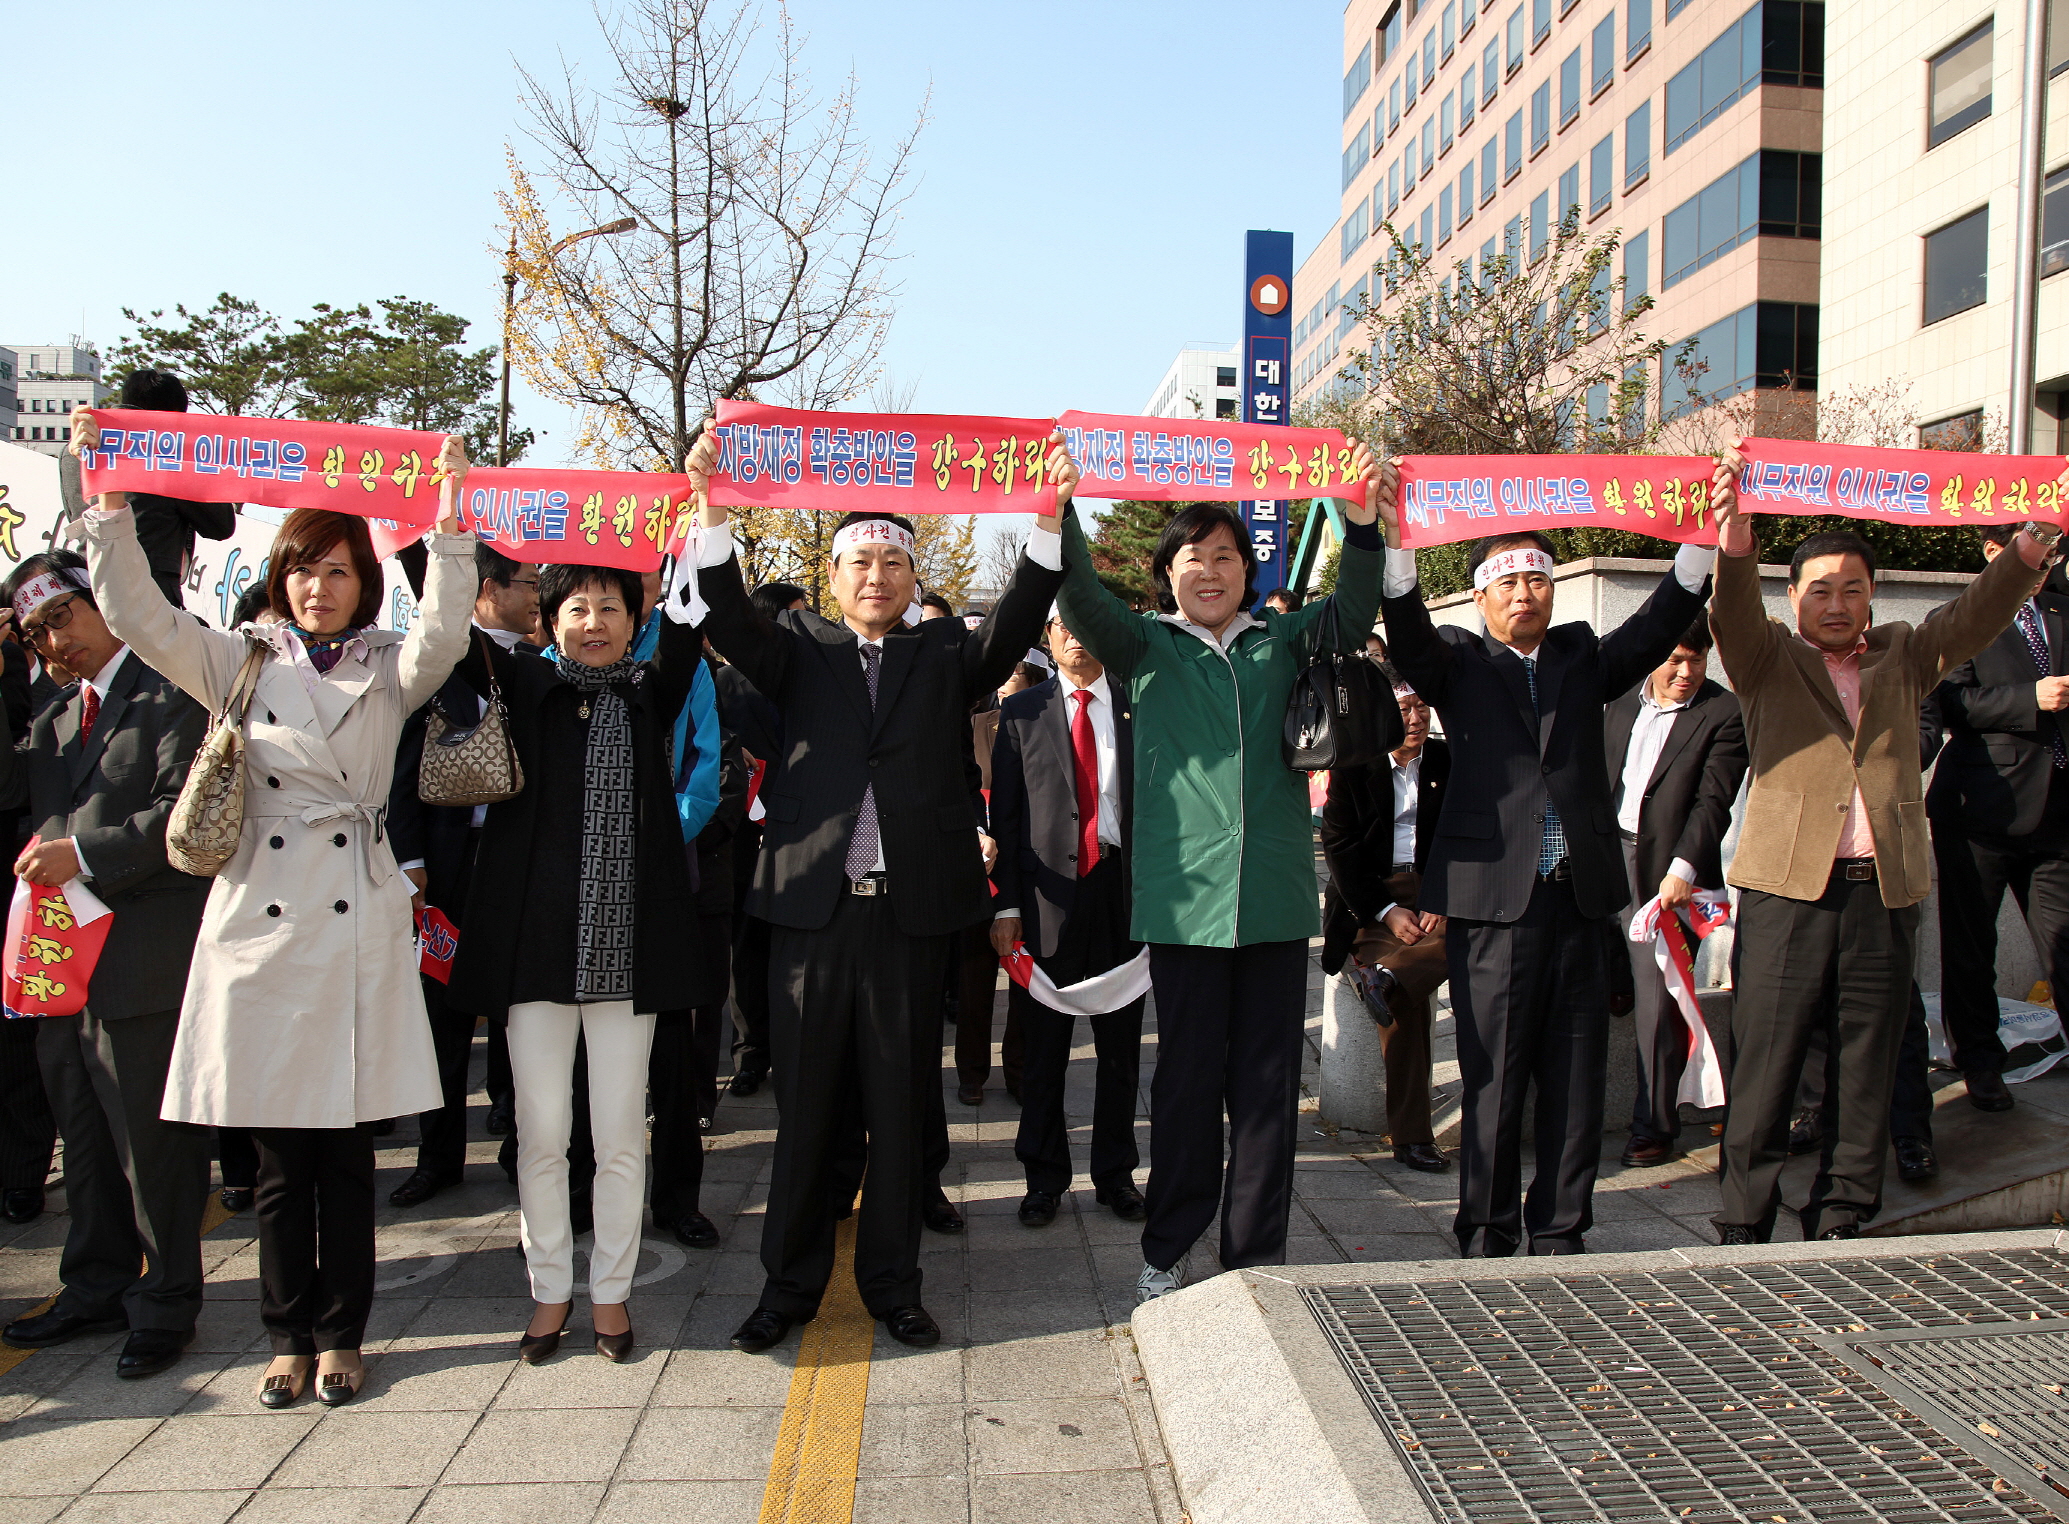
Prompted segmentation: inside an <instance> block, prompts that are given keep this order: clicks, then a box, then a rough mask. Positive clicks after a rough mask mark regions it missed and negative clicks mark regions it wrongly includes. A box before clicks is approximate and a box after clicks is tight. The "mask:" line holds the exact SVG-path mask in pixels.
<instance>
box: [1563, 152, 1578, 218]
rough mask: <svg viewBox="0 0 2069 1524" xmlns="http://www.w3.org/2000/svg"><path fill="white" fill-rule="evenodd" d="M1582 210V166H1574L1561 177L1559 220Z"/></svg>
mask: <svg viewBox="0 0 2069 1524" xmlns="http://www.w3.org/2000/svg"><path fill="white" fill-rule="evenodd" d="M1579 210H1580V166H1579V165H1578V164H1576V165H1574V166H1573V167H1572V168H1571V169H1568V170H1567V171H1566V172H1565V173H1564V174H1562V175H1561V176H1559V220H1560V221H1561V222H1564V221H1565V220H1566V219H1567V217H1568V216H1570V215H1571V214H1573V213H1575V212H1578V211H1579Z"/></svg>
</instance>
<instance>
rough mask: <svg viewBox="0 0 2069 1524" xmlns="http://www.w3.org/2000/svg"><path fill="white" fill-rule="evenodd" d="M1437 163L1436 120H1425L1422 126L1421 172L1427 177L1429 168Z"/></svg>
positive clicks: (1432, 118)
mask: <svg viewBox="0 0 2069 1524" xmlns="http://www.w3.org/2000/svg"><path fill="white" fill-rule="evenodd" d="M1436 162H1437V119H1436V118H1435V117H1429V118H1427V119H1426V120H1425V121H1424V122H1423V124H1422V172H1423V174H1424V175H1425V176H1427V175H1428V174H1429V172H1430V167H1431V166H1432V165H1434V164H1435V163H1436Z"/></svg>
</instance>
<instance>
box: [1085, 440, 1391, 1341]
mask: <svg viewBox="0 0 2069 1524" xmlns="http://www.w3.org/2000/svg"><path fill="white" fill-rule="evenodd" d="M1353 471H1354V474H1355V475H1356V476H1357V477H1358V478H1359V479H1361V480H1362V481H1363V482H1364V484H1365V493H1364V496H1365V499H1366V502H1365V503H1362V504H1361V503H1352V504H1346V510H1347V517H1348V518H1349V520H1350V528H1349V530H1348V532H1347V534H1346V536H1345V543H1344V549H1343V558H1342V561H1341V563H1340V565H1339V569H1338V572H1337V583H1336V592H1335V595H1334V596H1333V597H1332V598H1329V599H1326V600H1321V601H1318V602H1315V603H1312V604H1310V605H1309V606H1308V607H1306V608H1304V609H1300V610H1298V611H1297V612H1294V613H1291V614H1281V613H1277V612H1275V611H1270V610H1267V611H1264V612H1262V613H1255V614H1253V613H1249V612H1247V610H1248V609H1249V607H1250V604H1251V602H1252V599H1253V597H1254V596H1255V586H1254V584H1255V581H1256V574H1257V560H1256V556H1255V553H1254V552H1253V551H1252V549H1251V546H1250V542H1249V538H1248V536H1247V535H1246V534H1245V533H1244V530H1243V523H1242V520H1241V519H1240V518H1238V517H1237V516H1236V514H1235V513H1234V512H1233V511H1232V510H1231V509H1230V508H1229V507H1228V505H1226V504H1223V503H1195V504H1193V505H1192V506H1191V507H1188V508H1185V509H1182V510H1180V511H1179V513H1178V514H1177V515H1176V516H1175V517H1174V518H1173V519H1172V520H1171V522H1170V524H1169V525H1168V526H1167V527H1166V529H1165V531H1164V537H1163V539H1162V540H1161V541H1160V542H1159V544H1158V546H1157V550H1156V554H1155V556H1154V557H1152V559H1151V561H1150V575H1151V579H1152V580H1153V581H1154V583H1155V585H1156V590H1157V608H1158V612H1156V613H1154V614H1142V615H1138V614H1134V613H1131V612H1130V611H1129V610H1128V609H1127V607H1126V606H1125V605H1123V604H1122V603H1121V601H1120V600H1119V599H1117V598H1115V597H1114V595H1113V594H1112V593H1110V592H1108V591H1107V590H1106V589H1105V587H1104V586H1102V585H1101V583H1100V581H1099V578H1098V577H1097V575H1095V574H1094V572H1093V569H1092V558H1091V555H1090V552H1089V551H1088V550H1087V548H1086V545H1085V537H1084V533H1083V531H1082V530H1081V529H1080V528H1079V527H1078V525H1077V522H1076V519H1075V518H1074V517H1072V518H1067V519H1065V521H1064V529H1063V544H1064V563H1065V579H1064V584H1063V591H1062V593H1061V594H1060V595H1059V597H1058V600H1057V602H1058V606H1059V608H1060V610H1061V612H1062V615H1063V622H1064V624H1065V625H1066V626H1068V627H1069V629H1070V631H1071V633H1072V634H1073V635H1075V636H1077V638H1078V639H1079V640H1080V641H1082V642H1083V643H1084V645H1085V646H1086V648H1087V649H1088V650H1090V651H1091V652H1092V654H1093V655H1094V656H1096V657H1098V658H1099V660H1100V662H1101V663H1102V664H1103V665H1104V666H1105V667H1106V669H1107V672H1108V673H1109V674H1110V675H1111V676H1112V677H1113V678H1114V679H1115V680H1116V681H1117V682H1119V683H1121V684H1123V685H1124V686H1125V689H1126V693H1127V700H1126V702H1127V703H1128V704H1129V705H1130V706H1131V708H1132V710H1133V716H1134V730H1135V793H1134V799H1133V801H1132V802H1131V804H1130V806H1129V808H1130V810H1131V812H1132V815H1133V820H1134V826H1133V835H1134V842H1135V847H1134V859H1133V863H1132V868H1133V874H1134V881H1135V907H1134V916H1133V920H1132V923H1131V928H1130V931H1129V935H1130V936H1131V937H1133V938H1134V939H1135V940H1137V941H1140V942H1146V943H1148V944H1149V949H1150V974H1151V980H1152V988H1153V989H1154V991H1155V993H1156V1000H1157V1071H1156V1078H1155V1079H1154V1080H1153V1081H1152V1082H1151V1090H1150V1095H1151V1123H1150V1127H1151V1131H1150V1174H1149V1192H1148V1195H1149V1220H1148V1222H1147V1224H1146V1225H1145V1226H1144V1228H1143V1234H1142V1256H1143V1261H1144V1263H1143V1267H1142V1275H1141V1278H1140V1279H1139V1280H1138V1281H1137V1283H1136V1299H1137V1300H1138V1301H1148V1300H1149V1299H1150V1298H1152V1297H1158V1296H1163V1295H1164V1294H1166V1293H1167V1292H1171V1291H1175V1290H1177V1289H1178V1288H1179V1287H1180V1286H1181V1285H1183V1284H1184V1281H1185V1262H1186V1257H1187V1255H1188V1253H1189V1252H1190V1251H1191V1249H1192V1245H1193V1243H1194V1241H1195V1240H1196V1239H1197V1238H1198V1237H1199V1236H1200V1234H1201V1233H1203V1232H1205V1231H1206V1228H1207V1224H1208V1223H1209V1222H1211V1221H1213V1218H1214V1213H1215V1209H1216V1206H1217V1205H1219V1207H1220V1210H1221V1263H1222V1266H1223V1268H1224V1269H1231V1270H1233V1269H1238V1268H1240V1267H1242V1266H1245V1265H1275V1264H1283V1263H1285V1258H1286V1219H1287V1214H1288V1212H1289V1211H1290V1209H1291V1206H1292V1200H1293V1139H1294V1118H1295V1115H1296V1113H1297V1111H1298V1108H1299V1101H1300V1049H1301V1028H1302V1023H1303V1020H1304V1016H1305V1011H1306V1006H1307V944H1308V939H1309V938H1310V937H1312V936H1314V935H1315V934H1316V932H1317V929H1318V927H1319V925H1320V916H1319V912H1318V908H1317V901H1318V896H1317V893H1316V887H1315V861H1314V835H1313V829H1314V828H1313V824H1312V821H1311V816H1310V812H1309V806H1308V792H1307V775H1306V774H1305V773H1298V772H1295V771H1293V770H1292V769H1291V768H1289V767H1287V766H1286V763H1285V761H1284V758H1283V755H1282V753H1281V750H1280V740H1281V736H1282V734H1283V732H1284V726H1285V718H1286V704H1287V701H1288V699H1289V698H1290V697H1291V696H1292V692H1293V684H1294V679H1295V678H1296V677H1297V676H1298V675H1299V672H1300V669H1301V668H1302V667H1303V666H1304V665H1305V664H1306V662H1307V660H1308V658H1309V657H1310V656H1312V654H1313V651H1314V644H1315V640H1316V638H1317V634H1316V632H1317V626H1318V624H1319V623H1320V621H1321V620H1322V617H1323V614H1324V612H1325V610H1326V609H1327V608H1329V607H1330V606H1331V605H1333V606H1334V607H1335V609H1336V619H1337V623H1336V629H1337V638H1338V639H1339V641H1340V642H1341V643H1342V648H1343V649H1344V650H1346V651H1357V650H1362V649H1363V647H1364V643H1365V633H1366V631H1367V630H1369V629H1371V627H1372V618H1373V613H1374V611H1375V610H1376V609H1377V607H1378V604H1379V579H1380V560H1381V556H1380V552H1381V549H1382V542H1381V540H1380V536H1379V530H1378V529H1377V528H1376V527H1375V524H1374V521H1375V518H1376V514H1375V512H1374V509H1373V508H1372V507H1370V506H1366V504H1370V503H1374V502H1376V501H1377V499H1376V497H1375V495H1374V494H1375V493H1376V491H1377V489H1378V486H1379V471H1378V470H1377V469H1376V468H1375V467H1374V465H1373V462H1372V457H1371V455H1370V454H1369V453H1368V452H1367V451H1366V450H1365V449H1364V448H1363V447H1362V446H1360V447H1359V450H1358V453H1357V457H1356V460H1355V462H1354V465H1353ZM1224 1107H1225V1108H1226V1109H1227V1112H1228V1134H1229V1136H1228V1150H1227V1152H1228V1164H1227V1170H1226V1179H1225V1180H1224V1171H1223V1167H1222V1153H1223V1148H1222V1132H1221V1118H1222V1112H1223V1109H1224Z"/></svg>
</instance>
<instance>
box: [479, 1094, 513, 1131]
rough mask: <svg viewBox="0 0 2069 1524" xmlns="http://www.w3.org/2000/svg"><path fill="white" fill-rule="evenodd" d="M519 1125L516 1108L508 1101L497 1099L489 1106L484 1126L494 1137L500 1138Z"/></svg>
mask: <svg viewBox="0 0 2069 1524" xmlns="http://www.w3.org/2000/svg"><path fill="white" fill-rule="evenodd" d="M516 1125H517V1114H516V1108H515V1107H513V1106H512V1105H511V1104H510V1103H509V1102H508V1101H497V1102H495V1103H494V1104H493V1105H491V1106H490V1107H489V1114H488V1120H487V1121H485V1122H483V1123H482V1126H484V1127H486V1128H487V1129H488V1135H489V1136H490V1137H492V1138H500V1137H502V1136H503V1135H504V1134H505V1133H507V1132H509V1131H510V1129H511V1128H512V1127H514V1126H516Z"/></svg>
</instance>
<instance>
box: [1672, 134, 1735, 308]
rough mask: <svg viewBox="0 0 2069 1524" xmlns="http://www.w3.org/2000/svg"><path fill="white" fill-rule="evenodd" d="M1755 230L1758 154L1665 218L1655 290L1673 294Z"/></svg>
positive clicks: (1715, 181) (1728, 171)
mask: <svg viewBox="0 0 2069 1524" xmlns="http://www.w3.org/2000/svg"><path fill="white" fill-rule="evenodd" d="M1759 231H1760V155H1759V154H1757V153H1756V154H1754V155H1753V156H1752V157H1751V158H1749V159H1746V160H1745V161H1743V162H1742V163H1740V164H1739V165H1737V166H1736V167H1735V168H1732V169H1728V170H1726V171H1725V172H1724V173H1723V174H1721V175H1719V176H1718V177H1717V178H1716V179H1714V180H1712V181H1711V182H1710V183H1709V184H1708V185H1706V186H1704V187H1703V188H1702V189H1701V190H1699V191H1697V192H1696V193H1695V194H1694V195H1693V196H1690V197H1689V198H1688V199H1687V200H1686V201H1684V202H1682V203H1681V204H1680V205H1679V206H1677V207H1675V208H1674V209H1673V210H1672V211H1671V212H1669V213H1667V216H1666V223H1665V226H1664V227H1663V228H1662V229H1661V233H1662V242H1661V254H1662V256H1663V258H1662V261H1661V267H1660V289H1661V290H1663V291H1666V290H1672V289H1673V287H1674V286H1676V285H1677V284H1679V283H1680V282H1681V281H1684V280H1686V279H1687V278H1688V277H1689V276H1691V275H1693V274H1695V272H1696V271H1698V270H1700V269H1702V268H1704V267H1705V266H1706V265H1710V264H1713V263H1715V262H1716V261H1717V260H1719V259H1722V258H1723V257H1724V256H1725V255H1726V254H1729V253H1730V252H1731V251H1732V250H1733V249H1736V248H1738V247H1739V245H1741V244H1743V243H1746V242H1748V241H1749V240H1751V239H1752V238H1753V237H1755V236H1756V235H1757V234H1758V233H1759Z"/></svg>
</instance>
